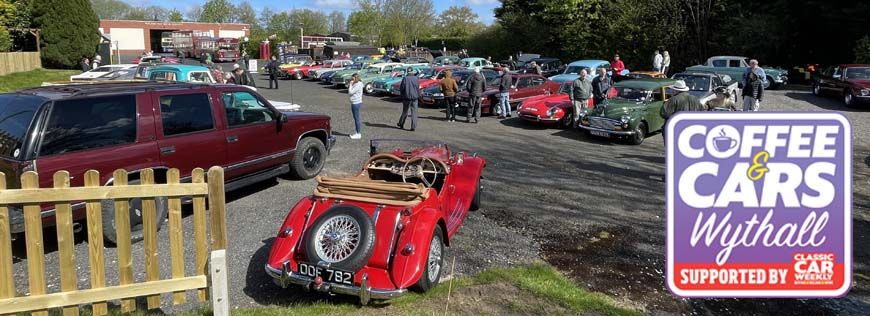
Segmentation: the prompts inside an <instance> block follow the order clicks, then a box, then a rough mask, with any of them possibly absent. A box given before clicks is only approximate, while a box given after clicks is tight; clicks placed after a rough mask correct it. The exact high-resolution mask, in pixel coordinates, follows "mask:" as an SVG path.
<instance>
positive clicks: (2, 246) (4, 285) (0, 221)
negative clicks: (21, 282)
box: [0, 172, 15, 299]
mask: <svg viewBox="0 0 870 316" xmlns="http://www.w3.org/2000/svg"><path fill="white" fill-rule="evenodd" d="M5 189H6V174H4V173H2V172H0V190H5ZM12 272H13V270H12V235H11V229H10V228H9V207H7V206H6V205H2V206H0V299H4V298H10V297H15V285H14V283H13V280H14V279H13V278H12Z"/></svg>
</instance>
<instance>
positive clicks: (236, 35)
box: [218, 30, 245, 38]
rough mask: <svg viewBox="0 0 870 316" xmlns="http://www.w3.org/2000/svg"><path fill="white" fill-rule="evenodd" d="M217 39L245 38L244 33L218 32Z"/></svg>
mask: <svg viewBox="0 0 870 316" xmlns="http://www.w3.org/2000/svg"><path fill="white" fill-rule="evenodd" d="M218 37H231V38H242V37H245V31H231V30H220V31H218Z"/></svg>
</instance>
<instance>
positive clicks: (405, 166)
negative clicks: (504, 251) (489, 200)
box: [265, 140, 486, 304]
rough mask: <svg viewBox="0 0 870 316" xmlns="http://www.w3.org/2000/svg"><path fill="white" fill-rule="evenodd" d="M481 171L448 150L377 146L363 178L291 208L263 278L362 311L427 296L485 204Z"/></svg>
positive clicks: (330, 183) (475, 160) (341, 181)
mask: <svg viewBox="0 0 870 316" xmlns="http://www.w3.org/2000/svg"><path fill="white" fill-rule="evenodd" d="M393 145H395V146H393ZM382 149H386V150H382ZM485 165H486V160H484V159H483V158H481V157H477V156H476V154H468V153H466V152H459V153H456V154H454V153H452V152H451V151H450V150H449V149H448V148H447V146H446V145H444V144H439V143H427V142H421V141H401V140H373V141H372V142H371V156H370V157H369V159H368V160H367V161H366V162H365V164H364V165H363V168H362V171H361V172H360V173H359V174H358V175H357V176H355V177H344V178H330V177H318V178H317V188H316V189H315V191H314V194H313V195H311V196H308V197H305V198H303V199H301V200H300V201H299V202H298V203H297V204H296V206H294V207H293V208H292V209H291V210H290V213H289V214H288V215H287V218H286V219H285V220H284V223H283V224H282V225H281V228H280V229H279V230H278V236H277V237H276V238H275V242H274V243H273V244H272V249H271V252H270V253H269V259H268V263H267V264H266V267H265V269H266V273H267V274H269V275H270V276H271V277H272V278H274V280H275V283H276V284H278V285H279V286H281V287H284V288H286V287H288V286H290V285H297V286H301V287H302V288H304V289H306V290H314V291H318V292H325V293H336V294H347V295H355V296H358V297H359V298H360V302H361V303H362V304H366V303H368V302H369V300H372V299H376V300H381V299H390V298H394V297H397V296H400V295H402V294H405V293H406V292H407V289H409V288H411V289H413V290H417V291H421V292H422V291H426V290H429V289H430V288H432V287H434V286H436V285H437V284H438V281H439V280H440V276H441V271H442V263H443V259H442V255H443V254H444V246H447V245H449V244H450V238H451V237H453V235H454V234H455V233H456V231H457V230H458V229H459V227H460V226H461V225H462V223H463V221H464V220H465V218H466V216H467V215H468V212H469V211H470V210H476V209H477V208H478V207H479V205H480V190H481V184H480V179H481V173H482V172H483V168H484V166H485Z"/></svg>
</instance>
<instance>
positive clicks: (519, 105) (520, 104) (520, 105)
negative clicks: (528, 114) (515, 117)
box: [517, 101, 523, 112]
mask: <svg viewBox="0 0 870 316" xmlns="http://www.w3.org/2000/svg"><path fill="white" fill-rule="evenodd" d="M522 110H523V101H520V103H519V104H517V112H519V111H522Z"/></svg>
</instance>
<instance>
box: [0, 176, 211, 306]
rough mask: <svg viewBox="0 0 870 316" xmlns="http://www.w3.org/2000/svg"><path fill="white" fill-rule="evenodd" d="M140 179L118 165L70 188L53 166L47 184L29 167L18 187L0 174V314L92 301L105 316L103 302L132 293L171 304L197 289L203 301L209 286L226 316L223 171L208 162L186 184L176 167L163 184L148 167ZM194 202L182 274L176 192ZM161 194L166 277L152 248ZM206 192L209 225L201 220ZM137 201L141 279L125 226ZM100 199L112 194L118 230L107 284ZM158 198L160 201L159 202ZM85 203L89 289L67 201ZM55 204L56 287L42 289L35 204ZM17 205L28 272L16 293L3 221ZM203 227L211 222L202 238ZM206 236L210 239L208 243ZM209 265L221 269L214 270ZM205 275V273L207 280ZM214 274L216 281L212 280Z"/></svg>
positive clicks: (125, 300)
mask: <svg viewBox="0 0 870 316" xmlns="http://www.w3.org/2000/svg"><path fill="white" fill-rule="evenodd" d="M139 175H140V182H141V184H136V185H129V184H128V181H127V180H128V174H127V172H126V171H124V170H116V171H115V172H114V173H113V175H112V176H113V178H114V181H113V183H112V185H111V186H101V185H100V175H99V173H98V172H97V171H95V170H90V171H88V172H86V173H85V175H84V186H83V187H70V175H69V173H68V172H66V171H59V172H56V173H55V174H54V175H53V180H54V184H53V187H52V188H39V178H38V174H37V173H36V172H33V171H28V172H25V173H24V174H23V175H22V176H21V189H6V177H5V175H3V174H2V173H0V314H11V313H19V312H28V311H29V312H32V314H33V315H46V316H47V315H48V309H50V308H63V314H64V316H68V315H78V313H79V310H78V307H79V305H82V304H91V305H92V311H93V315H106V314H107V312H108V308H107V304H106V302H107V301H112V300H120V302H121V304H120V310H121V312H123V313H128V312H132V311H135V310H136V304H135V301H134V299H135V298H136V297H143V296H144V297H146V301H147V308H148V309H155V308H159V307H160V294H162V293H172V303H173V304H182V303H185V301H186V291H187V290H196V291H197V298H198V300H199V301H201V302H202V301H205V300H207V299H208V289H212V303H213V304H212V307H213V309H214V311H215V314H216V315H225V311H226V310H227V307H228V301H227V298H226V297H218V295H219V294H221V293H226V269H225V265H226V263H225V262H224V260H225V249H226V220H225V213H226V206H225V197H224V175H223V169H221V168H219V167H212V168H211V169H209V171H208V181H207V182H206V176H205V172H204V171H203V169H199V168H197V169H195V170H193V171H192V174H191V183H181V182H180V174H179V171H178V169H170V170H169V171H168V172H167V174H166V179H167V181H166V182H167V183H165V184H155V181H154V171H153V170H151V169H145V170H142V171H140V172H139ZM188 196H189V197H191V198H192V200H193V226H194V227H193V230H194V244H195V247H194V248H195V254H194V271H195V272H194V275H185V263H186V261H185V253H184V238H183V231H184V227H183V222H182V216H181V215H182V214H181V211H182V210H181V198H182V197H188ZM163 197H166V198H167V199H166V201H167V202H166V203H167V207H168V214H169V215H168V216H169V227H168V235H169V248H170V251H169V256H170V260H171V275H172V277H171V278H170V279H164V280H161V279H160V271H159V263H158V251H157V223H158V221H160V220H163V219H162V218H157V203H158V200H157V199H158V198H163ZM206 197H208V201H209V208H208V213H209V214H208V215H210V220H209V222H210V223H207V218H206V204H205V202H206ZM131 199H141V201H142V203H141V205H142V222H143V223H142V229H143V230H144V242H143V243H144V245H143V246H144V252H145V253H144V257H145V282H139V283H135V282H134V279H133V259H132V258H133V254H132V245H131V231H130V212H129V206H130V204H129V203H130V200H131ZM103 200H114V202H113V204H110V205H113V206H114V211H115V213H114V221H115V225H114V226H115V228H116V234H117V245H116V246H117V254H118V258H117V262H118V275H119V280H118V283H119V284H118V285H114V286H107V285H106V269H105V261H106V258H105V253H104V247H103V222H102V221H103V209H102V207H103V204H102V201H103ZM162 200H163V199H161V201H162ZM79 201H84V202H85V213H86V215H85V216H86V225H87V231H88V235H87V239H88V259H89V260H88V262H89V266H90V267H89V270H90V289H79V288H78V283H77V279H76V265H75V262H76V261H75V252H74V248H73V247H74V243H75V240H74V237H73V212H72V207H71V203H75V202H79ZM46 203H49V204H50V203H54V209H55V216H56V225H57V242H58V250H57V251H58V256H59V264H60V266H59V270H60V283H61V284H60V292H57V293H46V284H45V259H44V247H43V236H42V233H43V231H42V229H43V227H42V207H41V205H44V204H46ZM19 205H20V206H23V207H22V209H23V210H24V221H25V222H24V224H25V243H26V253H27V275H28V285H29V290H30V294H29V295H27V296H16V292H15V285H14V281H15V280H14V278H13V266H12V248H11V235H10V228H9V226H10V223H9V219H10V216H9V212H10V207H9V206H19ZM207 226H210V228H211V234H210V238H207V235H206V233H207V231H206V230H207V228H206V227H207ZM207 239H208V240H209V241H210V242H209V243H207ZM209 248H210V249H211V250H212V255H211V258H212V262H211V263H210V264H211V265H212V273H209V258H208V250H209ZM215 266H218V267H221V268H220V269H214V267H215ZM208 275H210V276H211V282H209V279H208ZM216 280H217V281H216Z"/></svg>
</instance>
